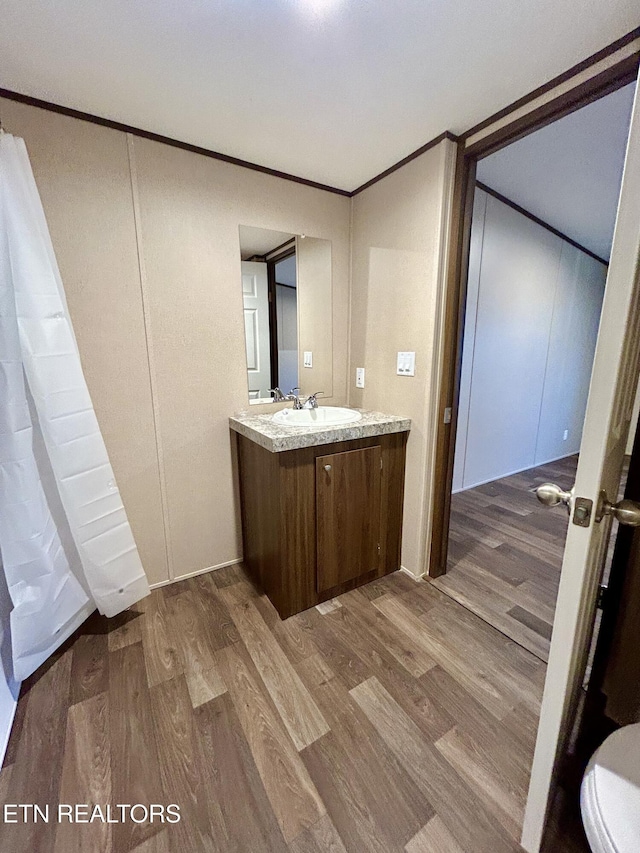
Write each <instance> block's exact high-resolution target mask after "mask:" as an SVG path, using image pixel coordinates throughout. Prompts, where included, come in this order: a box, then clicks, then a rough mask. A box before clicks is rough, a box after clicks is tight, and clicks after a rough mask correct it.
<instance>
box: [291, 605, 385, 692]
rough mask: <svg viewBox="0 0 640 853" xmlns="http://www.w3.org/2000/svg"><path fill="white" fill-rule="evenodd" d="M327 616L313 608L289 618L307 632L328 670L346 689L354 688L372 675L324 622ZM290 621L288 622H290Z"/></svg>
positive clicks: (346, 644) (353, 651) (358, 657)
mask: <svg viewBox="0 0 640 853" xmlns="http://www.w3.org/2000/svg"><path fill="white" fill-rule="evenodd" d="M328 618H329V617H328V616H320V614H319V613H318V612H317V610H316V609H315V608H313V609H312V610H306V611H304V612H303V613H297V614H296V615H295V616H292V617H291V620H295V621H296V623H297V624H298V625H299V626H300V627H301V629H302V630H303V631H306V632H308V634H309V636H311V637H312V638H313V642H314V644H315V646H316V648H317V649H318V652H319V654H321V655H322V657H323V658H324V660H325V661H326V662H327V664H328V665H329V667H330V669H331V670H332V672H333V673H334V675H336V676H337V677H338V678H339V679H340V680H341V681H342V682H343V683H344V684H345V686H346V687H348V688H351V687H355V685H356V684H360V682H361V681H365V680H366V679H367V678H369V676H370V675H371V674H372V673H371V670H370V668H369V666H368V665H367V664H366V663H365V662H364V661H363V660H362V658H361V657H360V656H359V655H358V654H357V652H356V651H355V650H354V649H353V647H352V646H349V644H348V643H345V642H344V641H343V640H342V638H341V637H340V636H338V634H337V633H336V632H335V631H333V630H332V629H331V625H330V623H328V622H327V621H326V620H327V619H328ZM291 620H290V621H291Z"/></svg>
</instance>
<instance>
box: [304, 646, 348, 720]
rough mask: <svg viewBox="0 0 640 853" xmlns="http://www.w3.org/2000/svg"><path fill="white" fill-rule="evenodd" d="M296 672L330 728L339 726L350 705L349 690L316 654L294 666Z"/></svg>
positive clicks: (320, 656)
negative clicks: (345, 710)
mask: <svg viewBox="0 0 640 853" xmlns="http://www.w3.org/2000/svg"><path fill="white" fill-rule="evenodd" d="M296 672H297V673H298V675H299V676H300V678H301V680H302V682H303V684H304V685H305V686H306V688H307V689H308V690H309V692H310V693H311V695H312V696H313V698H314V700H315V702H316V704H317V705H318V707H319V708H320V710H321V712H322V715H323V717H324V718H325V720H326V721H327V723H328V724H329V727H330V728H333V727H334V726H336V725H340V722H341V719H342V713H343V711H344V709H345V707H346V706H347V705H348V704H349V703H350V701H351V699H350V696H349V689H348V687H347V685H346V684H345V683H344V681H343V680H342V679H341V678H338V676H337V675H336V674H335V672H334V671H333V670H332V669H331V667H330V666H329V663H328V662H327V660H326V658H325V657H324V656H323V655H321V654H319V653H317V654H315V655H311V656H310V657H308V658H305V659H304V660H302V661H300V662H299V663H298V664H296Z"/></svg>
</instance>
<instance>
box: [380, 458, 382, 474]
mask: <svg viewBox="0 0 640 853" xmlns="http://www.w3.org/2000/svg"><path fill="white" fill-rule="evenodd" d="M380 470H381V471H382V456H381V457H380Z"/></svg>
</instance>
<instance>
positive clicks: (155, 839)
mask: <svg viewBox="0 0 640 853" xmlns="http://www.w3.org/2000/svg"><path fill="white" fill-rule="evenodd" d="M114 853H115V851H114ZM132 853H171V851H170V847H169V830H168V829H165V830H163V831H162V832H159V833H158V834H157V835H152V836H151V838H147V840H146V841H143V842H142V844H138V846H137V847H136V848H135V850H133V851H132Z"/></svg>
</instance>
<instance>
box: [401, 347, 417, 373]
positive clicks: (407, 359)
mask: <svg viewBox="0 0 640 853" xmlns="http://www.w3.org/2000/svg"><path fill="white" fill-rule="evenodd" d="M396 372H397V374H398V376H415V375H416V354H415V352H399V353H398V365H397V368H396Z"/></svg>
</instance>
